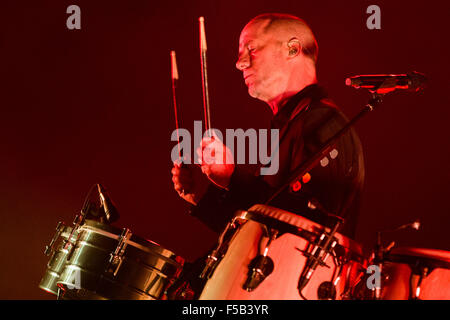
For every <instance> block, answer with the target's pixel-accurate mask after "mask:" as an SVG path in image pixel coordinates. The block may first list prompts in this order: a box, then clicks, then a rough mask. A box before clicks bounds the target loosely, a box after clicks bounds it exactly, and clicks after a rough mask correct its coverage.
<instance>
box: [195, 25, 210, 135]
mask: <svg viewBox="0 0 450 320" xmlns="http://www.w3.org/2000/svg"><path fill="white" fill-rule="evenodd" d="M198 21H199V31H200V63H201V68H202V89H203V113H204V116H205V130H209V129H211V116H210V108H209V93H208V71H207V64H206V51H207V46H206V33H205V18H204V17H200V18H198Z"/></svg>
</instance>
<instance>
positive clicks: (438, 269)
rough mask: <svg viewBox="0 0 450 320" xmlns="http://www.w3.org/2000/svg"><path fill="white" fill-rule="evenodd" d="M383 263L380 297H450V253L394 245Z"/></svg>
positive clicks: (432, 298)
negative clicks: (395, 246)
mask: <svg viewBox="0 0 450 320" xmlns="http://www.w3.org/2000/svg"><path fill="white" fill-rule="evenodd" d="M386 260H387V261H386V262H385V263H384V264H383V278H384V279H383V282H382V294H381V298H382V299H386V300H408V299H422V300H449V299H450V252H449V251H443V250H433V249H420V248H408V247H405V248H395V249H393V250H391V251H390V252H389V254H388V255H387V257H386Z"/></svg>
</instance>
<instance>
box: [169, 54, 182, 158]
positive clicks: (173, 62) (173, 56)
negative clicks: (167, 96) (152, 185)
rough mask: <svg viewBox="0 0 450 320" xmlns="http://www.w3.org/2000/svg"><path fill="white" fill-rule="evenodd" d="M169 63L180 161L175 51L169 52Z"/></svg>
mask: <svg viewBox="0 0 450 320" xmlns="http://www.w3.org/2000/svg"><path fill="white" fill-rule="evenodd" d="M170 58H171V59H170V61H171V66H172V96H173V109H174V113H175V128H176V130H177V146H178V156H179V157H180V160H182V155H181V150H180V133H179V125H178V107H177V95H176V87H177V83H178V79H179V77H178V67H177V58H176V55H175V51H174V50H172V51H170Z"/></svg>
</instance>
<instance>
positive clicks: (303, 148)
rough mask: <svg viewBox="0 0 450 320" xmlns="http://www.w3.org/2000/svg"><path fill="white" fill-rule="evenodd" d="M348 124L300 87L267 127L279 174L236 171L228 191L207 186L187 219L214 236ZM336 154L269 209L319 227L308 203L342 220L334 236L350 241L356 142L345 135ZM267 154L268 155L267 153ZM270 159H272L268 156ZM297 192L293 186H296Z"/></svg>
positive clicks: (357, 186)
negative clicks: (273, 132) (275, 138)
mask: <svg viewBox="0 0 450 320" xmlns="http://www.w3.org/2000/svg"><path fill="white" fill-rule="evenodd" d="M347 122H348V120H347V118H346V117H345V116H344V114H343V113H342V112H341V111H340V110H339V109H338V108H337V106H336V105H335V104H334V103H333V102H332V101H331V100H330V99H328V97H327V94H326V93H325V91H324V90H323V89H322V88H321V87H319V86H318V85H317V84H313V85H310V86H307V87H305V88H304V89H303V90H301V91H300V92H298V93H297V94H296V95H294V96H293V97H291V98H290V99H289V101H288V102H287V103H286V104H285V105H284V106H283V107H282V108H281V109H280V110H279V112H278V113H277V114H276V115H275V116H274V117H273V119H272V121H271V127H272V128H276V129H279V130H280V131H279V148H278V150H277V152H278V159H279V170H278V172H277V173H276V174H274V175H259V172H260V171H259V170H257V171H256V173H250V172H246V171H245V170H243V169H242V168H241V167H240V166H239V165H236V167H235V170H234V172H233V174H232V176H231V180H230V185H229V188H228V189H229V190H228V191H225V190H223V189H220V188H218V187H216V186H214V185H211V186H210V187H209V189H208V191H207V192H206V194H205V196H204V197H203V198H202V199H201V200H200V202H199V203H198V205H197V206H193V207H192V209H191V214H192V215H193V216H194V217H197V218H198V219H200V220H201V221H202V222H203V223H205V224H206V225H207V226H208V227H210V228H211V229H212V230H214V231H216V232H221V231H222V230H223V229H224V227H225V225H226V223H227V222H228V221H230V219H231V218H232V217H233V215H234V213H235V211H236V210H238V209H243V210H246V209H248V208H250V207H251V206H252V205H254V204H257V203H265V202H266V201H267V200H268V199H269V198H270V197H271V195H272V194H274V192H275V191H276V190H277V189H278V188H279V187H280V186H281V185H283V184H284V183H286V182H288V181H289V179H290V178H291V177H292V173H293V171H294V170H295V169H296V168H297V167H298V166H299V165H301V164H302V163H303V162H304V161H305V160H306V159H308V158H309V157H310V156H311V155H312V154H314V152H315V151H317V150H318V149H319V148H320V147H321V146H322V145H323V144H324V143H325V142H326V141H327V139H329V138H330V137H332V136H333V135H334V134H335V133H336V132H338V131H339V129H341V128H342V127H343V126H344V125H345V124H346V123H347ZM335 149H336V150H337V153H336V152H333V153H332V154H331V155H329V156H328V157H327V159H324V160H323V161H321V164H319V165H317V166H316V167H314V168H313V169H312V170H310V172H309V174H310V177H311V179H310V181H309V182H307V183H304V182H303V181H302V179H301V178H300V180H299V182H300V186H301V188H300V189H299V190H297V189H298V188H296V191H294V190H293V189H292V188H287V189H286V190H285V191H283V192H282V193H280V195H279V196H277V197H276V198H275V199H274V200H273V201H272V202H271V203H269V204H270V205H271V206H274V207H277V208H280V209H283V210H286V211H290V212H293V213H296V214H299V215H301V216H304V217H306V218H308V219H310V220H313V221H315V222H318V223H320V224H322V225H329V224H330V223H331V222H330V221H332V220H330V219H329V216H328V215H326V214H324V213H323V212H321V211H320V210H318V209H315V210H313V209H311V208H310V206H308V203H309V201H310V200H311V199H314V201H315V202H318V203H320V205H321V206H322V207H323V208H324V209H325V210H326V211H328V212H330V213H332V214H335V215H338V216H341V217H344V218H345V222H344V227H343V229H341V230H340V233H342V234H345V235H347V236H349V237H351V238H354V233H355V229H356V220H357V216H358V211H359V207H360V198H361V192H362V188H363V182H364V160H363V153H362V147H361V143H360V140H359V138H358V136H357V135H356V133H355V131H354V130H353V129H351V130H350V131H348V132H347V133H346V134H344V136H342V137H341V138H340V139H339V140H338V142H337V144H336V145H335ZM272 151H273V150H272ZM272 156H273V154H272ZM297 186H299V185H298V184H297Z"/></svg>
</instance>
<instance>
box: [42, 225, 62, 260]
mask: <svg viewBox="0 0 450 320" xmlns="http://www.w3.org/2000/svg"><path fill="white" fill-rule="evenodd" d="M65 227H66V226H65V224H64V223H63V222H62V221H59V222H58V224H57V225H56V233H55V235H54V236H53V238H52V240H51V241H50V243H49V244H48V245H47V246H45V250H44V254H45V255H46V256H49V255H50V253H53V252H54V251H55V250H54V246H55V243H56V241H57V240H58V238H59V236H60V235H61V233H62V231H63V230H64V228H65Z"/></svg>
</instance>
